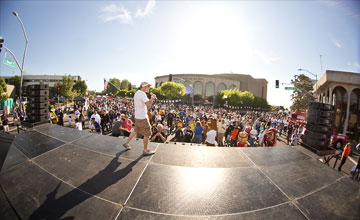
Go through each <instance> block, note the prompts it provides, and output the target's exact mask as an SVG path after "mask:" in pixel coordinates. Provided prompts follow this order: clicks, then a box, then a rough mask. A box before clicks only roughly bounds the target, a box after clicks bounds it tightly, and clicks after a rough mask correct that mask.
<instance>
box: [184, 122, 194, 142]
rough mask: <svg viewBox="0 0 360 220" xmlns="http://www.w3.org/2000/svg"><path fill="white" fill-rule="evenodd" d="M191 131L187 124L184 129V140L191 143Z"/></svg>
mask: <svg viewBox="0 0 360 220" xmlns="http://www.w3.org/2000/svg"><path fill="white" fill-rule="evenodd" d="M193 134H194V133H193V131H192V130H191V126H190V125H189V124H188V125H187V126H186V128H185V129H184V140H183V141H184V142H187V143H191V141H192V139H193Z"/></svg>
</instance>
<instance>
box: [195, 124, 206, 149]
mask: <svg viewBox="0 0 360 220" xmlns="http://www.w3.org/2000/svg"><path fill="white" fill-rule="evenodd" d="M203 132H204V128H203V127H202V126H201V123H200V122H199V121H198V122H196V126H195V132H194V134H195V135H194V143H197V144H201V140H202V135H203Z"/></svg>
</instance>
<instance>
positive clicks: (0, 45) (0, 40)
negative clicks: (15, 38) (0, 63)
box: [0, 36, 4, 53]
mask: <svg viewBox="0 0 360 220" xmlns="http://www.w3.org/2000/svg"><path fill="white" fill-rule="evenodd" d="M3 43H4V38H3V37H1V36H0V53H1V48H2V47H3Z"/></svg>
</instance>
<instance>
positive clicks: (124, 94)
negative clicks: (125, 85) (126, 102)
mask: <svg viewBox="0 0 360 220" xmlns="http://www.w3.org/2000/svg"><path fill="white" fill-rule="evenodd" d="M126 93H127V90H125V89H122V90H120V91H118V92H117V93H116V96H118V97H121V98H124V97H125V96H126Z"/></svg>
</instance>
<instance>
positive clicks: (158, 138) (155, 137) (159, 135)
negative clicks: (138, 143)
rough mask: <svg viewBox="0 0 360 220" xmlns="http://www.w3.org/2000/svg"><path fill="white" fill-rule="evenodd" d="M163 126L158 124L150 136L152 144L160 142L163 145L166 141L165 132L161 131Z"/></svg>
mask: <svg viewBox="0 0 360 220" xmlns="http://www.w3.org/2000/svg"><path fill="white" fill-rule="evenodd" d="M162 128H163V126H162V125H161V124H158V125H157V127H156V129H155V131H154V133H153V134H152V136H151V141H152V142H160V143H164V142H165V141H166V135H165V132H163V131H162Z"/></svg>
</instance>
